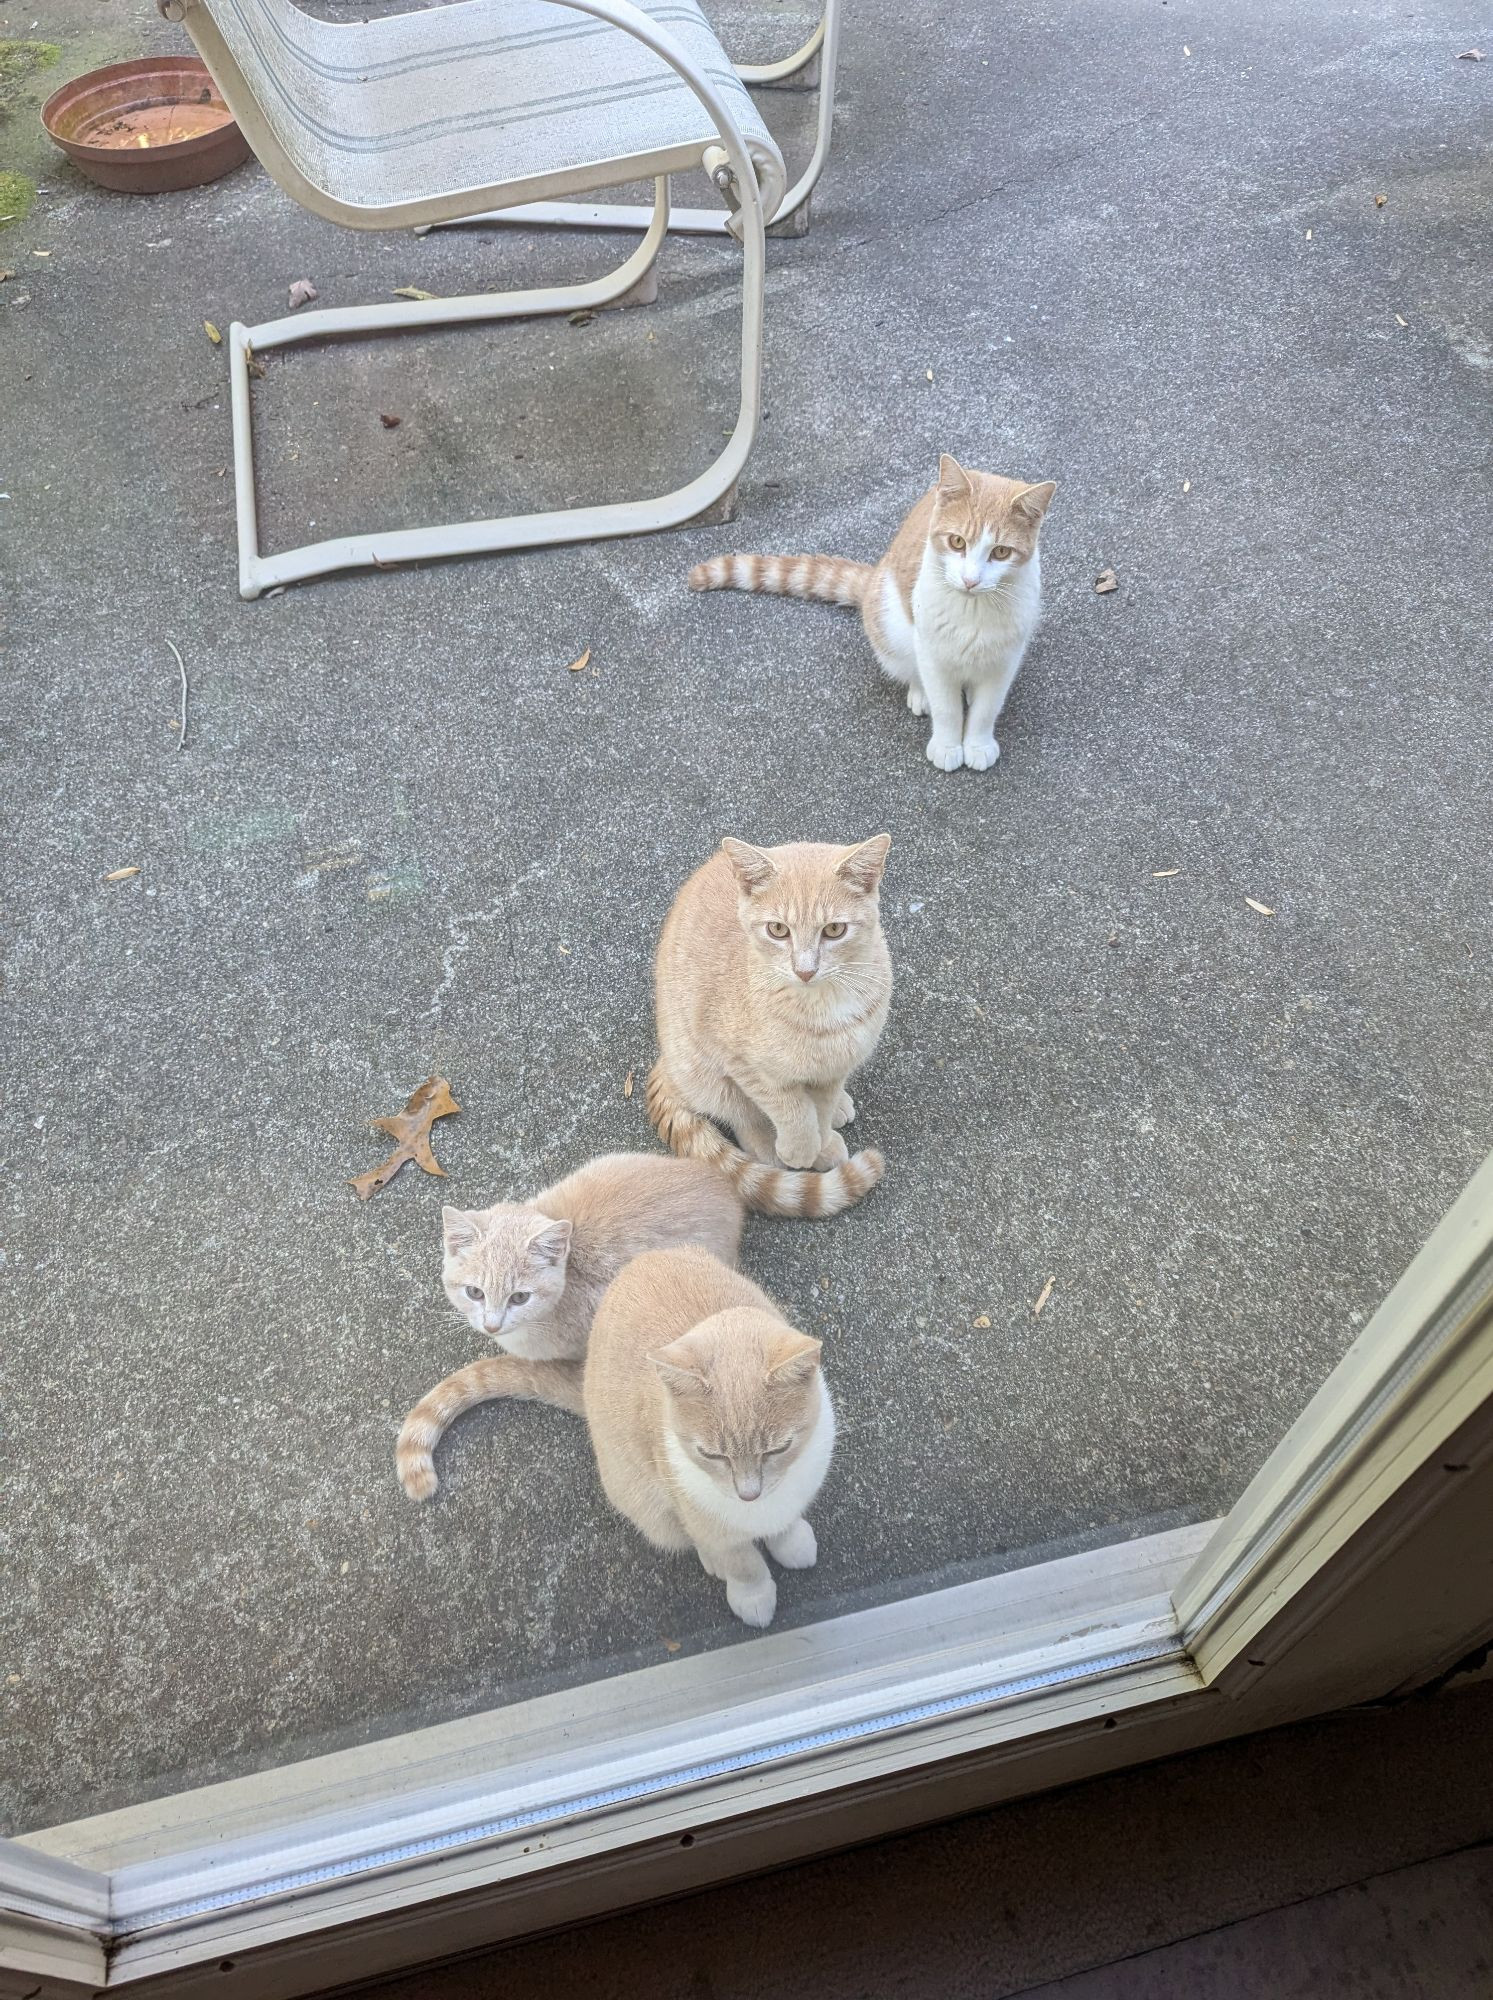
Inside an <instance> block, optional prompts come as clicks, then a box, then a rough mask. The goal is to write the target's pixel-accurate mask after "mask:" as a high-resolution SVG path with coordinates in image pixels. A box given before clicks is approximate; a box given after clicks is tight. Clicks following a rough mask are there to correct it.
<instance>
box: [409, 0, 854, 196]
mask: <svg viewBox="0 0 1493 2000" xmlns="http://www.w3.org/2000/svg"><path fill="white" fill-rule="evenodd" d="M839 54H840V0H825V8H824V12H823V13H822V14H821V15H820V17H819V25H818V27H816V28H815V30H814V32H813V34H812V35H810V37H809V39H808V40H807V41H806V42H805V43H804V44H803V46H802V47H801V48H797V49H795V50H794V51H793V53H792V55H790V56H783V57H782V58H781V59H780V60H779V61H777V62H770V63H737V64H736V65H735V69H736V74H737V75H738V76H739V77H740V78H741V80H742V82H743V83H748V84H752V83H754V84H757V85H758V86H759V87H770V86H771V85H773V84H779V83H787V82H788V81H789V80H790V79H791V78H793V77H795V76H799V75H801V74H802V73H803V71H804V70H806V69H807V68H808V67H809V65H810V63H812V62H813V60H814V58H815V57H816V56H817V57H818V58H819V75H818V79H817V83H816V86H815V110H814V150H813V152H812V153H811V154H810V156H809V163H808V165H807V166H806V167H805V168H804V170H803V172H802V173H801V174H800V175H799V177H798V179H797V180H796V181H795V182H794V183H793V185H792V187H790V188H789V190H788V192H787V193H786V194H785V195H784V196H783V199H782V200H781V201H780V202H779V203H778V206H777V211H776V213H775V214H774V215H773V217H772V233H773V235H775V236H804V235H807V234H808V228H809V197H810V196H811V195H812V194H813V192H814V189H815V187H816V186H817V185H818V182H819V176H820V175H821V174H822V173H823V172H824V166H825V162H826V161H827V160H828V158H829V149H830V142H831V140H832V139H833V137H834V129H835V73H836V69H837V66H838V63H839ZM460 221H461V222H463V223H465V222H516V223H520V224H525V225H527V226H529V227H534V226H535V225H540V226H543V227H554V228H560V229H642V228H643V227H645V225H646V224H647V221H648V210H647V209H646V208H642V207H638V206H636V205H635V204H633V203H631V202H580V201H531V202H523V203H520V204H519V205H517V206H516V207H513V208H503V209H495V210H493V211H491V212H489V213H488V214H485V215H472V216H463V217H461V218H460ZM730 225H731V215H730V211H729V210H727V209H724V208H676V209H674V210H673V211H672V212H671V214H670V216H669V228H670V230H671V231H673V232H674V233H675V234H676V235H696V236H723V235H724V234H725V233H726V231H727V230H728V229H729V227H730ZM456 226H457V224H456V223H449V224H448V223H434V224H432V225H431V227H433V228H455V227H456Z"/></svg>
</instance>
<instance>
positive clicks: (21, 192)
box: [0, 173, 36, 229]
mask: <svg viewBox="0 0 1493 2000" xmlns="http://www.w3.org/2000/svg"><path fill="white" fill-rule="evenodd" d="M35 200H36V182H35V181H28V180H27V178H26V176H25V175H24V174H12V173H0V229H3V228H4V227H5V226H6V224H7V223H11V222H24V221H25V220H26V217H27V216H28V215H29V214H30V213H31V204H32V202H34V201H35Z"/></svg>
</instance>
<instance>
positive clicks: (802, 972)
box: [793, 965, 819, 985]
mask: <svg viewBox="0 0 1493 2000" xmlns="http://www.w3.org/2000/svg"><path fill="white" fill-rule="evenodd" d="M818 969H819V968H818V967H817V966H813V965H811V966H810V967H809V969H808V971H807V972H805V970H804V968H803V967H802V966H801V965H795V966H794V968H793V970H794V971H795V972H796V973H797V974H798V976H799V978H800V979H801V980H803V982H804V984H805V985H807V984H808V983H809V981H810V980H811V979H812V978H813V977H814V974H815V973H816V972H817V971H818Z"/></svg>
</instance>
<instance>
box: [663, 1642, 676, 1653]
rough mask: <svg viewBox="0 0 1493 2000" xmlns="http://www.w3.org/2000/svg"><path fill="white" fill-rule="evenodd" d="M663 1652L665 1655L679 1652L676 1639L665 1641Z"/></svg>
mask: <svg viewBox="0 0 1493 2000" xmlns="http://www.w3.org/2000/svg"><path fill="white" fill-rule="evenodd" d="M664 1651H665V1652H666V1653H677V1652H678V1651H679V1641H678V1640H677V1639H665V1641H664Z"/></svg>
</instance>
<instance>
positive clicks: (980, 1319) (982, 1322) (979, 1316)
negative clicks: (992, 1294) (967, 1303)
mask: <svg viewBox="0 0 1493 2000" xmlns="http://www.w3.org/2000/svg"><path fill="white" fill-rule="evenodd" d="M972 1324H974V1325H975V1326H989V1324H990V1315H989V1313H976V1315H975V1318H974V1320H973V1322H972Z"/></svg>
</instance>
